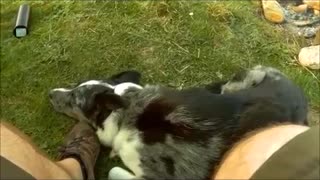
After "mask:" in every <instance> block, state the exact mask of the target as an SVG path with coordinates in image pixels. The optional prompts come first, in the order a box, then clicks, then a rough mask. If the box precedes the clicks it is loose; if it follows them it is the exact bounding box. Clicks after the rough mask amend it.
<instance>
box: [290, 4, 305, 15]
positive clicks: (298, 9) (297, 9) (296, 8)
mask: <svg viewBox="0 0 320 180" xmlns="http://www.w3.org/2000/svg"><path fill="white" fill-rule="evenodd" d="M291 9H292V10H293V11H294V12H296V13H304V12H306V11H307V9H308V5H307V4H301V5H299V6H292V7H291Z"/></svg>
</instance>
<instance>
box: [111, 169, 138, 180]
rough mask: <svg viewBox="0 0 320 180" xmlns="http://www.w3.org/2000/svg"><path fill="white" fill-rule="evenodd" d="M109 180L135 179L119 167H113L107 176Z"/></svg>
mask: <svg viewBox="0 0 320 180" xmlns="http://www.w3.org/2000/svg"><path fill="white" fill-rule="evenodd" d="M108 179H109V180H128V179H131V180H133V179H136V177H135V176H134V175H133V174H132V173H130V172H128V171H127V170H125V169H122V168H121V167H114V168H112V169H111V170H110V171H109V175H108Z"/></svg>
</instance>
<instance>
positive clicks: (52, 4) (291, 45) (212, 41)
mask: <svg viewBox="0 0 320 180" xmlns="http://www.w3.org/2000/svg"><path fill="white" fill-rule="evenodd" d="M21 3H22V2H21V1H1V119H4V120H6V121H9V122H11V123H13V124H14V125H15V126H17V127H18V128H20V129H22V130H23V131H24V132H25V133H26V134H28V135H29V136H31V137H32V138H33V139H34V141H35V143H36V144H38V145H39V146H40V148H41V149H42V150H44V151H45V152H47V153H48V154H49V155H50V157H55V156H56V148H57V146H58V145H59V144H60V143H61V142H62V140H63V137H64V135H65V134H66V133H67V132H68V130H69V129H70V128H71V126H72V124H74V121H72V120H70V119H69V118H67V117H64V116H62V115H60V114H57V113H55V112H54V111H53V109H52V108H51V106H50V104H49V102H48V97H47V93H48V91H49V90H50V89H52V88H55V87H65V86H70V85H71V84H72V83H74V82H78V81H80V80H84V79H100V78H104V77H108V76H109V75H110V74H113V73H117V72H119V71H122V70H127V69H136V70H139V71H141V72H142V74H143V81H144V82H148V83H161V84H167V85H171V86H175V87H178V88H183V87H189V86H196V85H199V84H203V83H208V82H211V81H212V80H218V79H221V78H222V79H223V78H228V77H230V75H231V74H232V73H234V72H235V71H237V70H239V69H240V68H247V67H252V66H254V65H256V64H263V65H270V66H274V67H276V68H279V69H281V70H282V71H283V72H285V73H286V74H287V75H288V76H289V77H290V78H291V79H292V80H294V81H295V82H296V83H297V84H299V85H300V86H301V87H302V88H303V90H304V92H305V93H306V95H307V96H308V97H309V99H310V103H311V105H312V106H313V107H316V108H319V107H320V94H319V81H317V80H316V79H315V78H314V77H313V76H312V75H311V74H310V73H309V72H308V71H306V70H305V69H304V68H302V67H300V66H297V65H296V63H295V58H296V57H297V54H298V52H299V49H300V48H301V46H302V44H303V40H301V39H299V38H298V37H295V36H293V35H290V34H289V33H287V32H285V31H283V29H282V28H280V27H278V26H275V25H272V24H270V23H268V22H266V21H265V20H264V19H263V18H261V17H260V16H259V14H257V9H256V5H254V4H252V3H251V2H250V1H222V2H219V3H214V2H187V1H185V2H183V1H178V2H177V1H175V2H173V1H156V2H151V1H150V2H149V1H148V2H147V1H137V2H129V1H119V2H111V1H105V2H102V1H82V2H79V1H34V2H33V1H28V3H29V4H30V5H31V8H32V14H31V22H30V34H29V35H28V36H27V37H25V38H21V39H16V38H14V37H13V35H12V29H13V25H14V21H15V15H16V13H17V9H18V7H19V5H20V4H21ZM191 12H192V13H193V15H190V13H191ZM313 73H314V74H315V75H316V77H317V78H318V79H320V75H319V73H318V72H315V71H314V72H313ZM104 155H106V153H104ZM114 164H115V161H114V160H109V159H107V158H101V159H100V160H99V165H98V167H99V168H98V177H100V178H105V177H106V176H107V172H108V169H109V167H111V166H113V165H114Z"/></svg>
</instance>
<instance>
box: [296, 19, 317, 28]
mask: <svg viewBox="0 0 320 180" xmlns="http://www.w3.org/2000/svg"><path fill="white" fill-rule="evenodd" d="M314 23H315V21H310V20H298V21H294V22H293V24H294V25H296V26H298V27H302V26H309V25H312V24H314Z"/></svg>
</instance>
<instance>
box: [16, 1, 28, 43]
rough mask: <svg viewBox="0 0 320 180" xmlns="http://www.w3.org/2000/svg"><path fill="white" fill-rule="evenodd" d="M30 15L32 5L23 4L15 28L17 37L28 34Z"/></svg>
mask: <svg viewBox="0 0 320 180" xmlns="http://www.w3.org/2000/svg"><path fill="white" fill-rule="evenodd" d="M29 15H30V6H29V5H27V4H23V5H21V6H20V7H19V11H18V15H17V20H16V25H15V27H14V30H13V35H14V36H15V37H17V38H20V37H24V36H26V35H27V34H28V21H29Z"/></svg>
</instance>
